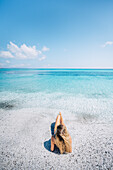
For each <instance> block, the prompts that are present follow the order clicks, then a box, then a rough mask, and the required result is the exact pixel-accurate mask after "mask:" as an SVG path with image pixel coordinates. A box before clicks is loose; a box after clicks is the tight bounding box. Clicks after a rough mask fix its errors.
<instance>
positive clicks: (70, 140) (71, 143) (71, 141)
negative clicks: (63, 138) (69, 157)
mask: <svg viewBox="0 0 113 170" xmlns="http://www.w3.org/2000/svg"><path fill="white" fill-rule="evenodd" d="M69 140H70V150H69V152H72V139H71V136H69Z"/></svg>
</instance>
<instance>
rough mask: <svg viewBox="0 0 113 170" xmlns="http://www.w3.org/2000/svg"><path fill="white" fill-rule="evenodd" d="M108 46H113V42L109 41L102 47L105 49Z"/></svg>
mask: <svg viewBox="0 0 113 170" xmlns="http://www.w3.org/2000/svg"><path fill="white" fill-rule="evenodd" d="M107 45H113V41H107V42H105V44H104V45H102V47H103V48H104V47H106V46H107Z"/></svg>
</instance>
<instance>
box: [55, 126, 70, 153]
mask: <svg viewBox="0 0 113 170" xmlns="http://www.w3.org/2000/svg"><path fill="white" fill-rule="evenodd" d="M55 144H56V145H57V147H58V148H59V150H60V153H61V154H62V153H64V152H65V153H66V152H70V147H71V143H70V138H69V133H68V131H67V128H66V126H64V125H59V126H57V131H56V134H55Z"/></svg>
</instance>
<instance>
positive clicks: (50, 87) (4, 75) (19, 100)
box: [0, 69, 113, 123]
mask: <svg viewBox="0 0 113 170" xmlns="http://www.w3.org/2000/svg"><path fill="white" fill-rule="evenodd" d="M21 108H24V109H29V108H33V109H34V108H36V110H38V111H39V112H40V109H41V108H43V109H45V111H46V112H47V113H49V110H50V109H52V110H53V111H54V110H55V111H56V110H58V111H57V112H59V111H62V112H63V113H64V114H67V115H68V116H69V115H74V116H75V117H76V120H77V121H82V122H93V121H95V122H97V123H113V118H112V117H113V70H112V69H0V111H2V113H6V112H8V111H9V110H17V111H18V109H21Z"/></svg>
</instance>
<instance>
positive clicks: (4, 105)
mask: <svg viewBox="0 0 113 170" xmlns="http://www.w3.org/2000/svg"><path fill="white" fill-rule="evenodd" d="M14 107H15V105H14V104H13V103H12V102H11V101H4V102H0V109H4V110H11V109H13V108H14Z"/></svg>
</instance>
